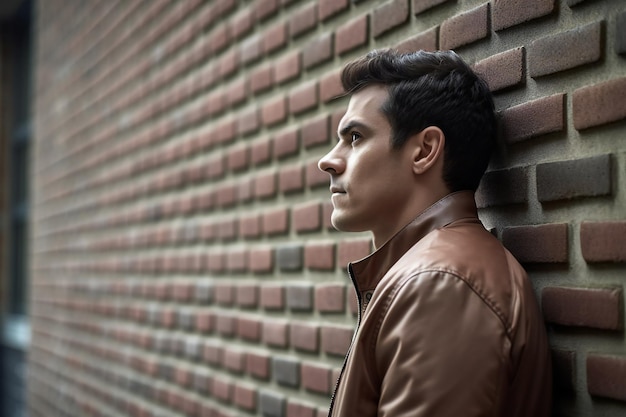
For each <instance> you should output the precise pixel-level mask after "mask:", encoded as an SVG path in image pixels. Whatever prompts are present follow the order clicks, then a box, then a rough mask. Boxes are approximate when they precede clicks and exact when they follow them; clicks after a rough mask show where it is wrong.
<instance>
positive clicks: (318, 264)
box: [304, 242, 335, 304]
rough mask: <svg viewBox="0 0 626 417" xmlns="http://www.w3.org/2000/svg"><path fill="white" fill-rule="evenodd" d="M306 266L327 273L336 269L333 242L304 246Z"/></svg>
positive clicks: (312, 243)
mask: <svg viewBox="0 0 626 417" xmlns="http://www.w3.org/2000/svg"><path fill="white" fill-rule="evenodd" d="M304 266H305V267H306V268H309V269H317V270H326V271H330V270H333V269H335V244H334V243H333V242H311V243H307V244H306V245H305V246H304ZM316 300H317V299H316ZM316 304H317V303H316Z"/></svg>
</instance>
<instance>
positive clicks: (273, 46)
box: [263, 22, 287, 54]
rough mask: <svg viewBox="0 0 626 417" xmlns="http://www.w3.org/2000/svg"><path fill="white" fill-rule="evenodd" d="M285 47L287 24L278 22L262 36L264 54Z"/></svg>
mask: <svg viewBox="0 0 626 417" xmlns="http://www.w3.org/2000/svg"><path fill="white" fill-rule="evenodd" d="M285 45H287V24H286V23H284V22H278V23H274V24H272V25H271V26H270V27H269V28H268V29H267V30H266V31H265V33H264V34H263V46H264V48H265V53H266V54H269V53H272V52H274V51H276V50H278V49H280V48H282V47H284V46H285Z"/></svg>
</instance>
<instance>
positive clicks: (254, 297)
mask: <svg viewBox="0 0 626 417" xmlns="http://www.w3.org/2000/svg"><path fill="white" fill-rule="evenodd" d="M258 292H259V289H258V287H257V286H256V285H253V284H244V285H240V286H238V287H237V290H236V299H237V305H238V306H240V307H243V308H251V307H256V306H257V303H258Z"/></svg>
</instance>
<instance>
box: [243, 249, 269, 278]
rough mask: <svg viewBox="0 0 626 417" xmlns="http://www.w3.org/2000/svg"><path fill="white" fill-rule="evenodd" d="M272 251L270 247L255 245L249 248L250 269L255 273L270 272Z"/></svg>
mask: <svg viewBox="0 0 626 417" xmlns="http://www.w3.org/2000/svg"><path fill="white" fill-rule="evenodd" d="M273 255H274V253H273V251H272V248H271V247H256V248H253V249H251V250H250V255H249V256H250V260H249V264H250V271H252V272H256V273H263V272H271V271H272V269H273V268H274V263H273V259H274V256H273Z"/></svg>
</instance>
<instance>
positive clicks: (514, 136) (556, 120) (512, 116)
mask: <svg viewBox="0 0 626 417" xmlns="http://www.w3.org/2000/svg"><path fill="white" fill-rule="evenodd" d="M564 102H565V94H554V95H552V96H549V97H543V98H540V99H537V100H532V101H529V102H526V103H523V104H520V105H517V106H513V107H509V108H508V109H506V110H504V111H503V112H502V114H501V116H502V117H501V120H502V125H503V126H502V127H503V131H502V135H503V137H504V139H505V140H506V141H507V142H509V143H515V142H520V141H523V140H526V139H529V138H533V137H536V136H540V135H545V134H547V133H552V132H560V131H562V130H563V129H564V128H565V109H564V107H565V104H564Z"/></svg>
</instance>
